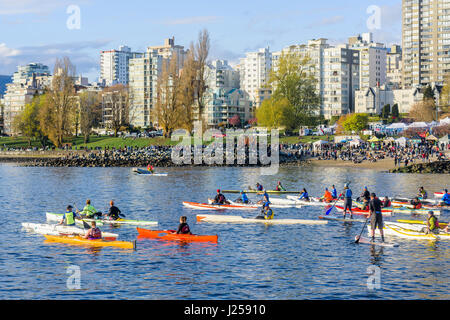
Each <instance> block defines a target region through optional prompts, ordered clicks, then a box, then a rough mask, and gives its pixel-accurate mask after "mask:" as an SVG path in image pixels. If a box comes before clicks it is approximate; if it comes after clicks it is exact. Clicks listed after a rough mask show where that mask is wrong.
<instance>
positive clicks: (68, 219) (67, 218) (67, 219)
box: [59, 206, 77, 227]
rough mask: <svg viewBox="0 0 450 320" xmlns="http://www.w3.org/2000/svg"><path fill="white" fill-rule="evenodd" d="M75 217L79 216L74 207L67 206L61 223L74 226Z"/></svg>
mask: <svg viewBox="0 0 450 320" xmlns="http://www.w3.org/2000/svg"><path fill="white" fill-rule="evenodd" d="M75 218H77V214H76V213H75V212H73V207H72V206H67V209H66V212H65V213H64V215H63V217H62V219H61V222H60V223H59V225H63V224H65V225H66V226H69V227H73V226H75Z"/></svg>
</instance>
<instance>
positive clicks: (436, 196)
mask: <svg viewBox="0 0 450 320" xmlns="http://www.w3.org/2000/svg"><path fill="white" fill-rule="evenodd" d="M449 195H450V193H449ZM434 197H435V198H440V199H442V198H443V197H444V193H443V192H435V193H434Z"/></svg>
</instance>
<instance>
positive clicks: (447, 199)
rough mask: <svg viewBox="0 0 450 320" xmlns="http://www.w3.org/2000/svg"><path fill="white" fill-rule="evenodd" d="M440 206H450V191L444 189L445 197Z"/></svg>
mask: <svg viewBox="0 0 450 320" xmlns="http://www.w3.org/2000/svg"><path fill="white" fill-rule="evenodd" d="M439 205H440V206H450V195H449V194H448V190H447V189H444V196H443V197H442V199H441V203H440V204H439Z"/></svg>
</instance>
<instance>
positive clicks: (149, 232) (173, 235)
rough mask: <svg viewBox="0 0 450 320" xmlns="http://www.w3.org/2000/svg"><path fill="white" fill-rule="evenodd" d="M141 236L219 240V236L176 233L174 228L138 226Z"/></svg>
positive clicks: (169, 239) (172, 239)
mask: <svg viewBox="0 0 450 320" xmlns="http://www.w3.org/2000/svg"><path fill="white" fill-rule="evenodd" d="M137 231H138V232H139V236H141V237H144V238H150V239H162V240H167V241H183V242H214V243H217V242H218V240H219V237H218V236H199V235H195V234H176V233H175V232H176V231H174V230H168V231H154V230H147V229H141V228H137Z"/></svg>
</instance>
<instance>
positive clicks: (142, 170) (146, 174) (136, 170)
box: [133, 168, 169, 177]
mask: <svg viewBox="0 0 450 320" xmlns="http://www.w3.org/2000/svg"><path fill="white" fill-rule="evenodd" d="M133 172H134V173H137V174H139V175H145V176H154V177H167V176H168V175H169V174H168V173H152V172H151V171H149V170H147V169H138V168H135V169H133Z"/></svg>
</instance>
